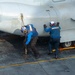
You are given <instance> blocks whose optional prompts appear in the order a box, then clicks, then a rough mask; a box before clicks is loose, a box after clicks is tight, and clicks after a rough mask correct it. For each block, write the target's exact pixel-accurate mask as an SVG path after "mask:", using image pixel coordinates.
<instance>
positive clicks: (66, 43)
mask: <svg viewBox="0 0 75 75" xmlns="http://www.w3.org/2000/svg"><path fill="white" fill-rule="evenodd" d="M73 44H74V43H73V42H72V41H69V42H64V43H62V47H64V48H65V47H70V46H72V45H73Z"/></svg>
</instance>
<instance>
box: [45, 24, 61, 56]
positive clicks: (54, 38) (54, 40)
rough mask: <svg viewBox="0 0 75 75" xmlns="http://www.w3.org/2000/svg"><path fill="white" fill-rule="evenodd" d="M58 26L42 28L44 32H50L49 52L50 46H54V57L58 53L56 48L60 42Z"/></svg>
mask: <svg viewBox="0 0 75 75" xmlns="http://www.w3.org/2000/svg"><path fill="white" fill-rule="evenodd" d="M60 29H61V28H60V26H55V25H53V26H51V27H50V28H47V27H46V28H44V31H45V32H49V33H50V41H49V50H50V51H49V52H52V47H54V48H55V57H56V56H57V55H58V52H59V50H58V48H59V44H60Z"/></svg>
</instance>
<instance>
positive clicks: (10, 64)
mask: <svg viewBox="0 0 75 75" xmlns="http://www.w3.org/2000/svg"><path fill="white" fill-rule="evenodd" d="M0 34H1V36H0V75H75V49H74V47H73V49H71V48H72V47H70V49H67V50H65V49H64V50H62V49H61V51H60V54H59V58H58V59H55V58H54V55H47V54H48V43H47V41H46V42H43V41H42V42H43V44H42V42H41V41H40V40H38V42H37V46H36V47H37V49H38V50H39V52H40V54H41V57H40V58H39V59H35V58H34V56H33V55H32V52H30V53H29V56H28V58H25V57H24V56H23V39H24V38H23V37H19V36H15V35H11V34H7V33H0ZM39 42H40V43H39Z"/></svg>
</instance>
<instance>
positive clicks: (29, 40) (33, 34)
mask: <svg viewBox="0 0 75 75" xmlns="http://www.w3.org/2000/svg"><path fill="white" fill-rule="evenodd" d="M21 32H23V33H24V34H25V37H26V38H25V42H24V46H25V48H27V49H29V48H31V50H32V51H33V53H34V56H35V58H39V56H40V55H39V52H38V50H37V48H36V47H35V45H36V42H37V39H38V32H37V31H36V28H35V27H34V26H33V25H32V24H29V25H26V26H23V27H22V28H21ZM26 52H27V51H26ZM25 54H27V53H25Z"/></svg>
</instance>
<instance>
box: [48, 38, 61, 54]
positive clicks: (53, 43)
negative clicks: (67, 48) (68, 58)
mask: <svg viewBox="0 0 75 75" xmlns="http://www.w3.org/2000/svg"><path fill="white" fill-rule="evenodd" d="M59 44H60V39H52V40H50V42H49V52H52V49H55V55H58V53H59Z"/></svg>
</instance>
